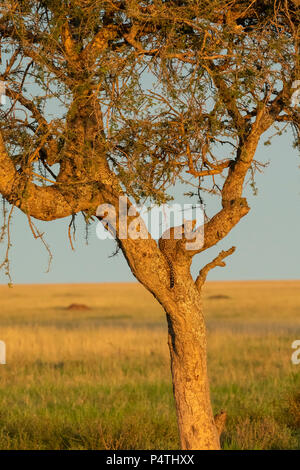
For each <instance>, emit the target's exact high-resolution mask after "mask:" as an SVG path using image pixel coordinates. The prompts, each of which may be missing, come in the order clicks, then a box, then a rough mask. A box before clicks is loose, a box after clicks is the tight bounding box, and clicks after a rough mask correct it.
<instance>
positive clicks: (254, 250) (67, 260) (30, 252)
mask: <svg viewBox="0 0 300 470" xmlns="http://www.w3.org/2000/svg"><path fill="white" fill-rule="evenodd" d="M265 140H267V136H263V138H262V142H261V143H260V145H259V148H258V150H257V153H256V159H257V160H259V161H262V162H267V161H270V163H269V166H268V167H267V168H265V169H264V172H263V174H257V177H256V184H257V187H258V195H257V196H254V195H252V193H251V191H249V190H247V191H246V195H247V197H248V203H249V205H250V207H251V210H250V212H249V214H248V215H247V216H246V217H244V218H243V219H242V220H241V221H240V223H239V224H238V225H237V226H236V227H235V228H234V229H233V230H232V231H231V233H230V234H229V235H228V236H227V237H226V238H225V239H224V240H222V241H221V242H220V243H219V244H218V245H216V246H215V247H213V248H211V249H209V250H208V251H207V252H205V253H204V254H200V255H197V256H196V257H195V258H194V262H193V266H192V274H193V275H194V276H196V275H197V273H198V271H199V269H201V267H203V265H205V264H206V263H207V262H209V261H211V260H212V259H213V258H214V257H215V256H217V254H218V253H219V251H221V250H222V249H228V248H230V247H231V246H236V248H237V249H236V252H235V253H234V254H233V255H232V256H230V257H229V258H227V266H226V267H225V268H219V267H217V268H215V269H213V270H212V271H210V273H209V275H208V280H256V279H257V280H268V279H270V280H271V279H300V254H299V251H300V250H299V241H300V210H299V209H300V168H299V163H300V160H299V154H298V151H296V150H295V149H293V147H292V136H291V134H290V133H288V134H284V135H283V136H278V137H275V138H274V139H273V140H272V145H271V146H264V145H263V142H264V141H265ZM174 194H175V196H176V195H177V196H179V189H178V188H175V190H174ZM212 207H213V209H214V208H215V209H216V208H217V206H214V204H213V206H212ZM81 219H82V221H81ZM77 220H78V222H77V231H76V242H75V243H74V247H75V251H72V249H71V246H70V243H69V240H68V225H69V222H70V219H69V218H68V219H62V220H59V221H54V222H41V221H36V225H37V226H38V227H39V230H40V231H41V232H44V233H45V240H46V241H47V243H48V245H49V246H50V248H51V252H52V254H53V260H52V264H51V268H50V271H49V272H46V271H47V266H48V253H47V251H46V249H45V247H44V246H43V245H42V243H41V241H40V240H39V239H37V240H36V239H34V238H33V236H32V233H31V230H30V228H29V226H28V223H27V219H26V217H25V216H24V214H22V213H21V212H20V211H19V210H18V209H16V213H15V216H14V219H13V223H12V228H11V243H12V247H11V250H10V258H11V275H12V280H13V283H14V284H18V283H46V284H47V283H89V282H92V283H98V282H134V281H135V278H134V277H133V275H132V274H131V271H130V269H129V267H128V265H127V263H126V261H125V259H124V257H123V255H122V254H121V253H120V254H118V255H117V256H113V257H111V255H112V254H113V253H114V252H115V242H114V241H112V240H99V239H98V238H97V235H96V223H95V224H94V225H92V226H91V227H90V230H89V237H88V244H87V243H86V237H85V235H86V234H85V224H84V223H83V218H82V216H81V215H78V216H77ZM0 249H1V255H2V256H3V253H4V249H5V246H4V245H3V244H2V246H1V247H0ZM7 282H8V279H7V277H6V276H5V275H4V273H3V272H2V273H0V283H2V284H6V283H7Z"/></svg>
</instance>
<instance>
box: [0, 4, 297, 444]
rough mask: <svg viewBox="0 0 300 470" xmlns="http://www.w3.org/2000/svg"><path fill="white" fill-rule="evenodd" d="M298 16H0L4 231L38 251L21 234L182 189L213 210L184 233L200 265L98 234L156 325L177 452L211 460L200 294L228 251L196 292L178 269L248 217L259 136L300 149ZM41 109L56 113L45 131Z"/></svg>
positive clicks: (182, 250) (208, 8)
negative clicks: (168, 373) (164, 332)
mask: <svg viewBox="0 0 300 470" xmlns="http://www.w3.org/2000/svg"><path fill="white" fill-rule="evenodd" d="M298 6H299V2H298V1H296V0H291V1H290V0H277V1H276V2H273V1H265V0H254V1H252V2H247V1H244V0H236V1H235V0H232V1H230V2H229V1H228V0H218V1H215V0H199V1H198V0H196V1H195V0H186V1H184V0H182V1H181V0H178V1H176V0H174V1H168V2H166V1H163V0H152V1H144V2H139V1H136V0H110V1H108V0H107V1H98V0H73V1H57V0H44V1H31V0H23V1H21V0H20V1H17V0H14V1H13V2H8V1H6V0H2V1H1V16H0V38H1V48H2V70H1V76H0V79H1V80H2V81H4V82H5V84H6V95H7V97H8V100H9V106H8V107H7V108H1V121H0V122H1V133H0V192H1V194H2V196H3V198H4V199H5V200H6V201H8V203H9V204H10V207H11V209H10V214H9V215H8V220H7V221H6V222H5V223H4V224H3V225H4V226H3V230H4V231H5V230H9V219H10V217H11V212H12V210H13V209H14V208H15V207H16V208H18V209H20V210H21V211H23V212H24V213H25V214H26V215H27V217H28V220H29V223H30V226H31V227H32V230H33V232H34V234H35V236H39V234H38V233H37V232H36V230H35V228H34V227H35V226H34V223H33V222H32V219H31V218H35V219H40V220H46V221H51V220H55V219H58V218H63V217H68V216H71V218H72V221H73V220H74V217H75V215H76V214H77V213H79V212H82V213H83V214H84V216H85V218H86V220H87V222H89V221H90V220H93V219H94V218H95V215H96V211H97V207H98V206H99V205H100V204H110V205H112V206H113V207H114V208H115V209H116V210H117V214H118V213H119V212H118V210H119V208H120V196H122V197H124V196H127V197H128V199H127V202H128V205H130V206H132V205H134V204H138V203H141V202H143V201H145V200H148V201H152V202H155V203H157V204H163V203H165V202H167V201H168V200H169V196H168V188H169V186H170V185H172V184H175V183H176V182H183V183H185V184H190V185H191V188H192V190H191V191H190V196H191V197H192V201H194V202H195V201H196V202H198V201H199V200H200V202H201V203H203V202H204V199H205V197H206V195H215V197H217V198H219V200H220V203H221V207H220V209H219V211H218V212H217V213H216V214H214V215H213V216H208V215H206V219H205V223H204V226H203V227H200V228H196V229H194V232H192V233H194V234H195V236H196V235H197V234H199V233H200V231H201V230H203V229H204V242H203V244H202V246H201V247H197V249H189V250H188V249H187V242H188V238H187V236H186V235H184V236H183V237H182V238H181V239H176V238H175V237H174V234H173V236H172V231H171V237H170V238H169V239H161V240H160V242H159V244H157V243H156V241H155V240H154V239H153V238H151V237H150V235H149V236H148V238H147V239H142V238H136V239H134V238H130V237H129V238H128V239H126V238H122V237H121V236H120V230H121V228H122V227H121V225H122V224H119V222H120V217H119V216H118V217H117V220H116V224H115V225H114V224H113V222H112V221H109V223H108V225H110V226H109V229H110V230H114V229H115V231H116V239H117V243H118V246H119V248H120V249H121V250H122V252H123V254H124V256H125V258H126V260H127V262H128V264H129V266H130V269H131V271H132V272H133V274H134V276H135V277H136V278H137V279H138V281H139V282H140V283H142V284H143V285H144V286H145V287H146V289H148V290H149V291H150V292H151V293H152V294H153V295H154V297H155V298H156V299H157V301H158V302H159V303H160V304H161V305H162V306H163V308H164V310H165V312H166V316H167V323H168V344H169V349H170V357H171V370H172V378H173V389H174V396H175V403H176V410H177V417H178V427H179V434H180V441H181V446H182V448H183V449H219V448H220V441H219V433H220V431H221V428H222V426H221V424H222V422H223V421H224V414H221V415H219V416H218V417H216V418H215V419H214V416H213V412H212V406H211V402H210V393H209V382H208V376H207V364H206V333H205V323H204V318H203V312H202V302H201V292H202V288H203V285H204V283H205V280H206V276H207V274H208V272H209V270H211V269H212V268H214V267H216V266H225V262H224V259H225V258H226V257H227V256H229V255H230V254H231V253H233V251H234V247H232V248H231V249H229V250H227V251H223V252H221V253H220V254H219V255H218V256H217V258H216V259H214V260H213V261H212V262H211V263H209V264H208V265H206V266H204V267H203V268H202V269H201V270H200V273H199V275H198V277H197V279H196V280H195V281H194V280H193V278H192V276H191V273H190V267H191V262H192V259H193V257H194V256H195V255H197V254H198V253H201V252H203V251H205V250H207V249H209V248H210V247H212V246H214V245H216V244H217V243H218V242H219V241H220V240H222V239H223V238H224V237H226V235H227V234H228V233H229V232H230V231H231V230H232V229H233V228H234V226H235V225H236V224H237V223H238V222H239V221H240V220H241V218H242V217H244V216H245V215H246V214H247V213H248V212H249V206H248V204H247V200H246V199H245V197H243V190H244V187H245V185H246V182H247V178H248V176H249V177H250V178H249V179H250V184H253V183H254V173H255V171H256V170H259V169H260V166H261V164H260V163H259V162H257V161H256V160H255V152H256V148H257V145H258V143H259V141H260V138H261V136H262V135H263V134H264V133H265V132H266V131H267V130H268V129H270V128H272V127H274V128H275V132H277V133H281V132H282V131H283V129H284V128H285V127H286V126H287V125H291V126H292V129H293V132H294V136H295V145H296V146H297V145H299V129H300V127H299V108H298V107H297V103H296V104H295V100H294V101H293V99H292V98H293V96H294V97H295V92H296V89H295V83H296V85H297V82H296V81H297V78H299V8H298ZM4 62H5V66H4ZM145 77H146V78H145ZM147 80H148V82H149V80H151V82H152V86H151V87H150V86H149V85H148V86H147V83H148V82H147ZM33 85H34V88H33ZM148 88H151V89H148ZM33 90H34V95H32V93H33ZM53 100H54V101H55V100H56V101H57V102H59V103H60V104H61V109H62V111H61V115H58V116H56V117H55V118H51V116H50V114H49V107H48V106H49V104H50V105H51V102H53ZM98 215H99V214H98ZM100 218H101V217H100ZM134 220H135V216H133V215H132V216H131V217H129V218H128V221H127V224H130V223H132V222H134ZM123 228H124V227H123ZM126 228H127V226H126ZM142 229H143V230H145V227H143V228H142ZM190 230H191V228H190ZM8 235H9V234H8ZM5 262H6V263H7V259H6V260H5ZM5 262H4V264H5ZM173 284H174V285H173Z"/></svg>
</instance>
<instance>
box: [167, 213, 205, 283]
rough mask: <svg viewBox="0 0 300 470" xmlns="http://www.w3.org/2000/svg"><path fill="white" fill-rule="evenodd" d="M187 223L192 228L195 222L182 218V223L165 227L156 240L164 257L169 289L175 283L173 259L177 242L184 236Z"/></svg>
mask: <svg viewBox="0 0 300 470" xmlns="http://www.w3.org/2000/svg"><path fill="white" fill-rule="evenodd" d="M187 223H191V226H192V230H193V228H194V226H195V224H196V221H195V220H192V221H185V220H184V222H183V224H182V225H179V226H177V227H171V228H169V229H167V230H166V231H165V232H164V233H163V234H162V236H161V237H160V239H159V241H158V247H159V249H160V251H161V252H162V254H163V255H164V258H165V260H166V263H167V265H168V269H169V276H170V289H173V288H174V285H175V271H174V264H173V259H174V257H175V256H176V247H177V243H178V242H181V241H182V239H183V238H184V235H185V234H186V231H187V228H186V224H187Z"/></svg>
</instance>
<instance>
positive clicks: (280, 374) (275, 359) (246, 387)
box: [0, 281, 300, 449]
mask: <svg viewBox="0 0 300 470" xmlns="http://www.w3.org/2000/svg"><path fill="white" fill-rule="evenodd" d="M299 289H300V281H286V282H279V281H278V282H275V281H273V282H210V283H208V284H207V287H206V290H205V296H204V306H205V311H206V318H207V325H208V344H209V370H210V381H211V389H212V396H213V402H214V408H215V410H216V411H218V410H220V409H221V408H225V409H226V410H227V412H228V415H229V419H228V425H227V430H226V432H225V434H224V436H223V447H224V448H225V449H247V448H248V449H249V448H250V449H273V448H276V449H282V448H287V449H290V448H299V447H300V431H299V425H300V424H299V423H300V408H299V385H300V377H299V376H300V374H299V372H300V366H295V365H292V364H291V353H292V349H291V343H292V342H293V341H294V340H295V339H299V338H300V318H299V309H300V294H299ZM0 296H1V297H0V298H1V312H0V339H1V340H3V341H5V342H6V345H7V365H5V366H4V365H2V366H0V373H1V383H0V448H1V449H104V448H106V449H110V448H113V449H117V448H121V449H149V448H152V449H154V448H157V449H176V448H178V438H177V429H176V420H175V414H174V405H173V398H172V387H171V379H170V372H169V356H168V349H167V334H166V322H165V318H164V314H163V312H162V309H161V307H160V306H159V305H158V303H157V302H155V300H154V299H153V298H152V296H151V295H150V294H149V293H148V292H147V291H146V290H145V289H143V288H142V287H140V286H139V285H137V284H100V285H97V284H93V285H92V284H87V285H48V286H45V285H28V286H26V285H17V286H15V287H13V289H9V288H8V287H6V286H0ZM72 303H78V304H85V305H87V306H89V307H90V310H86V311H76V310H67V309H66V307H68V305H70V304H72Z"/></svg>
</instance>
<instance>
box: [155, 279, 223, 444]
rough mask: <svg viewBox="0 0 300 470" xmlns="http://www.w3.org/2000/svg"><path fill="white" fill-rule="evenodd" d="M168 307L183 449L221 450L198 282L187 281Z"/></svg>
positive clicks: (169, 340)
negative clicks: (210, 385)
mask: <svg viewBox="0 0 300 470" xmlns="http://www.w3.org/2000/svg"><path fill="white" fill-rule="evenodd" d="M164 308H165V310H166V314H167V322H168V344H169V349H170V357H171V371H172V379H173V391H174V398H175V403H176V412H177V420H178V428H179V436H180V443H181V448H182V449H183V450H218V449H220V441H219V432H218V430H217V427H216V423H215V420H214V416H213V412H212V406H211V401H210V392H209V381H208V374H207V357H206V356H207V353H206V329H205V324H204V318H203V315H202V305H201V295H200V293H199V292H198V290H197V288H196V287H195V285H194V283H193V282H189V280H188V281H187V279H186V278H185V280H183V283H182V284H181V285H177V286H176V300H175V301H174V298H173V299H171V301H170V302H168V301H167V302H164Z"/></svg>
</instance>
